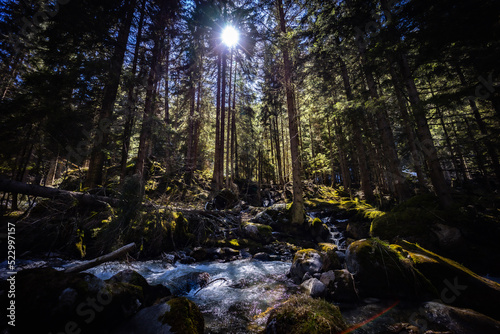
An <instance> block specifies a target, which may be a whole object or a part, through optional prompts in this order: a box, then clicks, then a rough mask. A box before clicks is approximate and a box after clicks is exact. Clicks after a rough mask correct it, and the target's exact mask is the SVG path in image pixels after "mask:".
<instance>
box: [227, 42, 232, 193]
mask: <svg viewBox="0 0 500 334" xmlns="http://www.w3.org/2000/svg"><path fill="white" fill-rule="evenodd" d="M232 93H233V48H231V55H230V57H229V97H228V104H227V107H228V110H227V134H226V136H227V138H226V150H227V152H226V188H227V189H229V182H230V181H231V180H230V177H229V168H230V164H231V116H232V113H231V94H232Z"/></svg>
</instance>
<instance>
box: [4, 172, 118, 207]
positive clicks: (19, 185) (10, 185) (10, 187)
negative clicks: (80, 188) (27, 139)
mask: <svg viewBox="0 0 500 334" xmlns="http://www.w3.org/2000/svg"><path fill="white" fill-rule="evenodd" d="M0 191H4V192H9V193H17V194H23V195H30V196H38V197H44V198H59V199H69V200H73V199H76V200H77V201H78V202H80V203H82V204H90V205H91V204H104V203H108V204H109V205H111V206H118V204H119V203H120V200H118V199H116V198H111V197H105V196H96V195H91V194H85V193H79V192H76V191H68V190H61V189H56V188H49V187H43V186H38V185H35V184H27V183H23V182H19V181H12V180H10V179H8V178H5V177H0Z"/></svg>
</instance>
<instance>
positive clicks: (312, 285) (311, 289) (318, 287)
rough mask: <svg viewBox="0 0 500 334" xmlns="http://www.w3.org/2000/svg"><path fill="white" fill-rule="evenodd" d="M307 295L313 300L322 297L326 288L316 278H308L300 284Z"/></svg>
mask: <svg viewBox="0 0 500 334" xmlns="http://www.w3.org/2000/svg"><path fill="white" fill-rule="evenodd" d="M301 286H302V287H304V288H305V290H306V291H307V293H308V294H309V295H310V296H311V297H313V298H319V297H323V296H324V295H325V292H326V286H325V285H324V284H323V283H321V281H320V280H319V279H317V278H310V279H308V280H307V281H305V282H304V283H302V284H301Z"/></svg>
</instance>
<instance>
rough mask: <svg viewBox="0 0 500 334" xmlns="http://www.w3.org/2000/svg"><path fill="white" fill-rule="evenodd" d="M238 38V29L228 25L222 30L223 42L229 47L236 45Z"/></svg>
mask: <svg viewBox="0 0 500 334" xmlns="http://www.w3.org/2000/svg"><path fill="white" fill-rule="evenodd" d="M238 38H239V34H238V31H236V29H234V27H232V26H227V27H226V28H225V29H224V31H223V32H222V42H223V43H224V44H226V45H227V46H229V47H232V46H234V45H236V43H238Z"/></svg>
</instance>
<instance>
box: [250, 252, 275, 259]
mask: <svg viewBox="0 0 500 334" xmlns="http://www.w3.org/2000/svg"><path fill="white" fill-rule="evenodd" d="M253 259H254V260H257V261H269V260H270V259H271V258H270V256H269V254H267V253H264V252H260V253H257V254H255V255H254V256H253Z"/></svg>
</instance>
